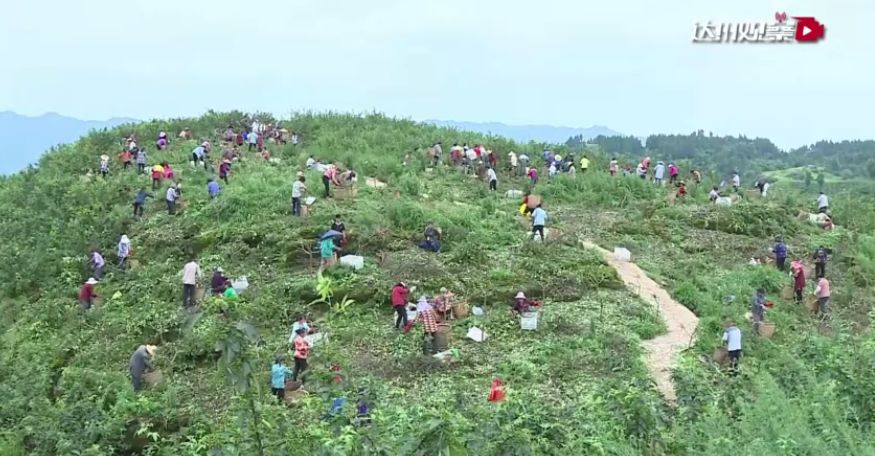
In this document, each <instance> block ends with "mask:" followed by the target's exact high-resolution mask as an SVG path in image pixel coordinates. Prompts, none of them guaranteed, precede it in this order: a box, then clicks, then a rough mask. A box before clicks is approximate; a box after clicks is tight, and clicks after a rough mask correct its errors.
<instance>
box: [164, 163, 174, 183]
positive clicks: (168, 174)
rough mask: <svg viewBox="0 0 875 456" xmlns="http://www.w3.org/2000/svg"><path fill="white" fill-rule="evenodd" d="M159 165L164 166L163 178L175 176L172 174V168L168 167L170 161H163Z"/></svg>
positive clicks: (168, 178) (171, 178)
mask: <svg viewBox="0 0 875 456" xmlns="http://www.w3.org/2000/svg"><path fill="white" fill-rule="evenodd" d="M161 166H162V167H164V178H165V179H167V180H173V178H174V177H176V176H175V175H174V174H173V168H171V167H170V163H168V162H166V161H165V162H164V163H162V164H161Z"/></svg>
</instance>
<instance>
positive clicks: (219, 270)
mask: <svg viewBox="0 0 875 456" xmlns="http://www.w3.org/2000/svg"><path fill="white" fill-rule="evenodd" d="M216 272H225V270H224V269H222V267H221V266H219V267H218V268H216Z"/></svg>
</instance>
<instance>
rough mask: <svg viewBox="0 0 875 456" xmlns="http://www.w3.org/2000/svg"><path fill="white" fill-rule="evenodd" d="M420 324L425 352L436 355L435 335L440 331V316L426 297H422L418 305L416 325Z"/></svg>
mask: <svg viewBox="0 0 875 456" xmlns="http://www.w3.org/2000/svg"><path fill="white" fill-rule="evenodd" d="M418 322H421V323H422V329H423V331H422V336H423V347H425V350H424V351H425V353H426V354H428V355H431V354H434V335H435V333H437V329H438V316H437V314H436V313H435V311H434V307H432V305H431V303H429V302H428V298H426V297H425V296H420V297H419V302H417V304H416V322H414V323H418Z"/></svg>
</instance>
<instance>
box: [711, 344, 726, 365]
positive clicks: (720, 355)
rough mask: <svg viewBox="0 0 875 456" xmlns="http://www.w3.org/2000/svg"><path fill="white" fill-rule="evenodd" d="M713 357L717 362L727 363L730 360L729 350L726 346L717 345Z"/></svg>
mask: <svg viewBox="0 0 875 456" xmlns="http://www.w3.org/2000/svg"><path fill="white" fill-rule="evenodd" d="M711 359H712V360H714V362H715V363H717V364H725V363H726V361H728V360H729V351H728V350H726V347H717V348H715V349H714V354H713V355H711Z"/></svg>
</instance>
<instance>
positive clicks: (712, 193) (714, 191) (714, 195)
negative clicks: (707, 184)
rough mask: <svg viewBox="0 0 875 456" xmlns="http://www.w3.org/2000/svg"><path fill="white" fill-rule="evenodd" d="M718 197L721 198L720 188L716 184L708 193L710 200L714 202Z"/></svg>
mask: <svg viewBox="0 0 875 456" xmlns="http://www.w3.org/2000/svg"><path fill="white" fill-rule="evenodd" d="M717 198H720V189H719V188H717V186H716V185H715V186H714V187H713V188H711V191H710V192H709V193H708V201H711V202H712V203H713V202H715V201H717Z"/></svg>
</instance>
